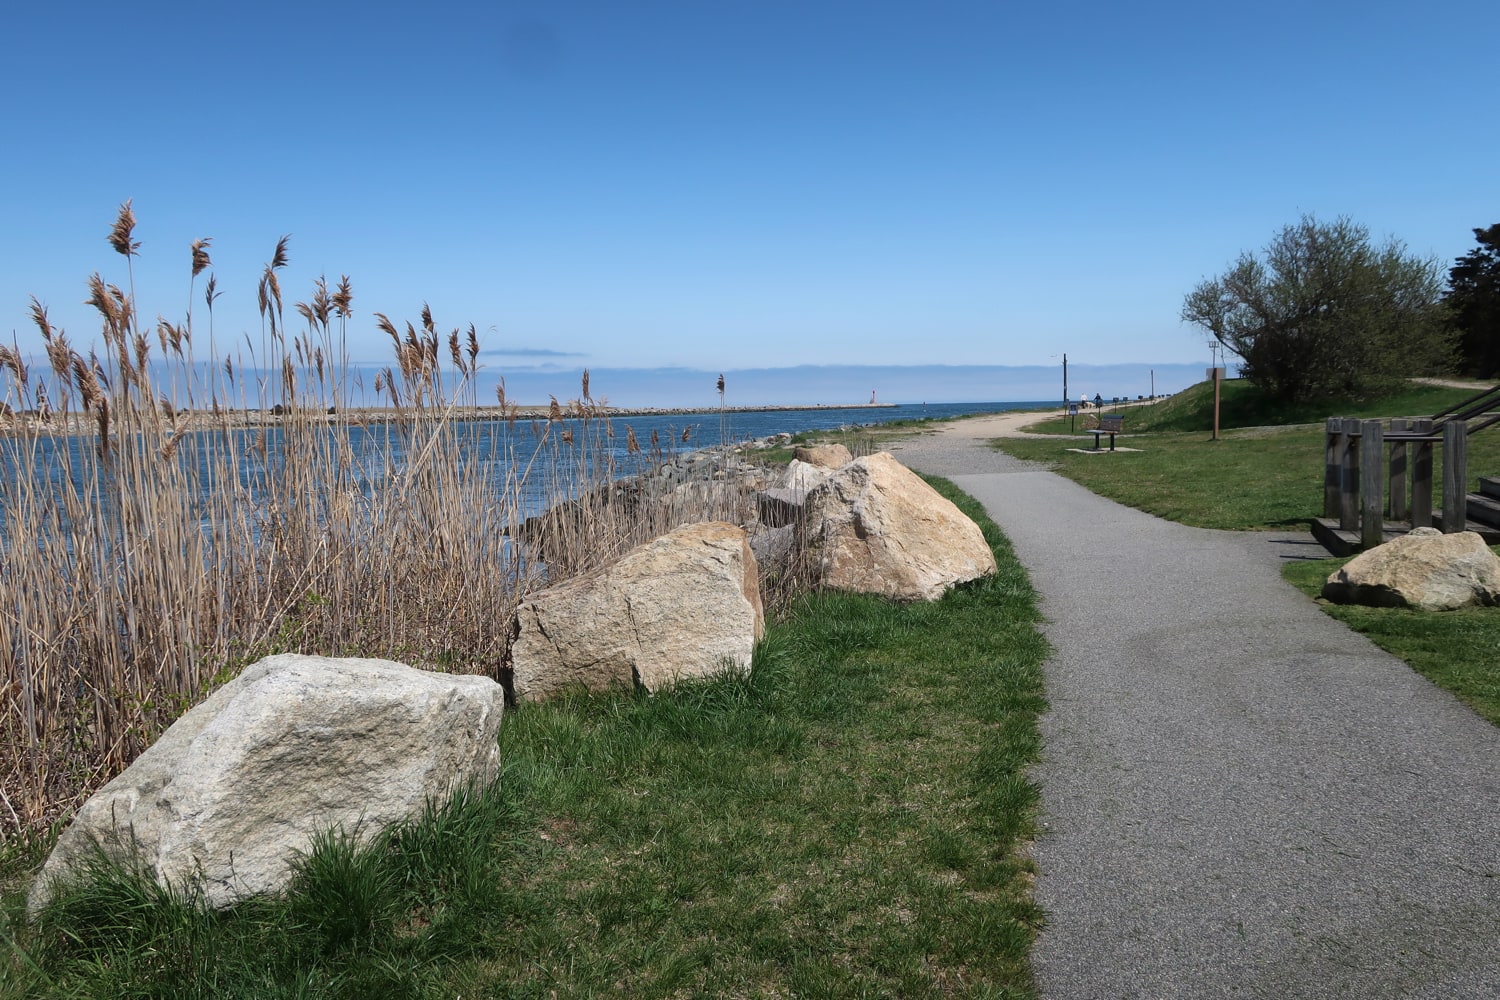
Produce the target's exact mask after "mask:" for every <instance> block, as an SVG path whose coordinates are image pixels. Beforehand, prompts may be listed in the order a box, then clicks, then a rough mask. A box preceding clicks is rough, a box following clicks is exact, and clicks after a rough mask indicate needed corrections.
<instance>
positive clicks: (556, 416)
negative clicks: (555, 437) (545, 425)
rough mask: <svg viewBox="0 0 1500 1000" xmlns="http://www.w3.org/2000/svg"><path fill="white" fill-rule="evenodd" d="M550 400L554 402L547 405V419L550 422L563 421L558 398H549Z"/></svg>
mask: <svg viewBox="0 0 1500 1000" xmlns="http://www.w3.org/2000/svg"><path fill="white" fill-rule="evenodd" d="M548 398H550V399H551V400H552V402H550V403H548V404H547V419H548V420H561V419H562V406H561V405H559V404H558V402H557V397H556V396H549V397H548Z"/></svg>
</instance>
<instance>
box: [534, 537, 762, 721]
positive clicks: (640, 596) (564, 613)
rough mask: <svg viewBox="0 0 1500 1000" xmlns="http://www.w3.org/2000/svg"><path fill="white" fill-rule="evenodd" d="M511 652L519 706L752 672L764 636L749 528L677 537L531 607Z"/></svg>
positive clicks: (537, 598)
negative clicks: (583, 692) (578, 691)
mask: <svg viewBox="0 0 1500 1000" xmlns="http://www.w3.org/2000/svg"><path fill="white" fill-rule="evenodd" d="M517 621H518V626H519V632H518V634H517V637H516V641H515V643H514V644H513V645H512V647H511V665H512V667H513V678H514V684H515V695H516V700H517V701H541V700H544V699H547V698H550V697H554V696H556V695H558V694H561V693H562V692H564V691H566V690H568V689H569V688H584V689H587V690H590V691H600V690H605V689H607V688H611V687H626V688H628V687H631V686H633V685H634V684H637V683H639V684H640V685H642V686H643V687H644V688H646V690H648V691H651V692H655V691H657V690H660V689H661V688H663V687H665V686H668V685H670V684H673V683H675V682H676V681H679V680H682V679H686V678H691V677H707V676H711V675H714V674H717V673H722V672H724V671H726V670H748V669H749V667H750V656H751V653H752V651H753V650H754V647H755V643H756V642H757V641H758V640H759V639H760V638H761V637H762V636H763V635H764V634H765V612H764V611H763V610H762V605H761V599H760V576H759V571H758V568H757V566H756V561H755V555H754V554H753V553H752V552H751V550H750V544H749V541H748V539H747V537H746V534H745V530H744V529H743V528H739V527H736V526H735V525H732V524H727V523H724V522H722V521H707V522H703V523H700V524H690V525H686V526H684V527H681V528H678V529H676V530H675V531H672V532H670V533H668V534H666V535H663V536H662V537H660V538H657V539H655V540H654V541H651V542H648V543H646V544H645V545H642V546H639V547H637V548H635V549H632V550H631V551H629V552H627V553H626V554H625V555H624V556H623V557H621V558H620V560H619V561H618V562H616V563H614V564H613V565H611V566H607V567H605V568H603V569H602V570H599V571H597V572H595V573H591V574H588V575H586V576H583V577H579V578H577V579H574V580H569V581H567V582H566V583H563V584H560V585H558V586H556V587H551V588H549V589H547V590H544V591H541V592H540V593H537V594H535V595H533V596H532V597H530V598H528V599H527V600H526V601H525V602H524V603H523V604H522V605H521V606H520V608H518V609H517Z"/></svg>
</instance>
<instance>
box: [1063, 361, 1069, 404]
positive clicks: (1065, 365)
mask: <svg viewBox="0 0 1500 1000" xmlns="http://www.w3.org/2000/svg"><path fill="white" fill-rule="evenodd" d="M1067 405H1068V355H1067V353H1066V352H1065V353H1064V354H1063V407H1064V408H1066V407H1067Z"/></svg>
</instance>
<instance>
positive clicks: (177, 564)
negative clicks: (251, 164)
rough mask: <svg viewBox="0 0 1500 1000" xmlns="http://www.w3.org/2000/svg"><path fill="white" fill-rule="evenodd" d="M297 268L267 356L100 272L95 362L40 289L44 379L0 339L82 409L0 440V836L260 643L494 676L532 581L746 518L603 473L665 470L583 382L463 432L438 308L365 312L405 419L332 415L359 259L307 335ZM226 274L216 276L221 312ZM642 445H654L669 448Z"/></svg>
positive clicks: (256, 653) (138, 746)
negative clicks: (540, 521) (529, 428)
mask: <svg viewBox="0 0 1500 1000" xmlns="http://www.w3.org/2000/svg"><path fill="white" fill-rule="evenodd" d="M125 207H126V208H128V203H127V205H126V206H125ZM133 228H134V218H133V214H129V215H128V216H127V213H126V212H124V211H122V213H121V219H120V220H117V230H118V235H119V238H120V239H121V240H122V241H123V243H122V245H124V246H126V247H127V248H128V249H129V250H130V254H128V255H127V256H133V255H134V253H135V251H136V250H137V249H138V247H139V244H138V243H136V242H134V240H133V238H132V234H133ZM114 235H115V234H114V233H113V232H112V236H114ZM112 242H113V240H112ZM206 246H207V242H206V241H203V243H202V245H201V246H195V248H194V255H193V267H194V268H195V269H196V270H201V268H200V267H199V265H200V263H201V264H202V265H203V266H204V267H206V266H208V265H207V261H206ZM199 250H203V251H205V252H204V254H203V256H201V257H200V256H199V253H198V251H199ZM286 263H287V245H286V239H285V238H283V239H282V240H281V241H280V242H279V243H278V244H277V248H276V252H275V253H274V254H273V257H272V260H271V262H270V263H269V264H268V265H267V267H266V270H265V272H264V274H263V276H262V280H261V283H260V286H259V288H258V289H257V296H258V300H259V304H260V306H261V311H262V317H263V321H264V324H265V325H264V327H263V337H262V350H261V352H260V353H259V354H256V353H255V352H254V351H253V350H252V349H251V347H250V345H249V343H248V340H247V342H246V344H245V346H244V348H242V350H241V351H240V352H236V353H232V354H229V355H226V356H222V357H221V356H220V355H219V354H218V353H217V349H216V348H215V347H213V342H212V338H211V337H210V338H209V340H208V344H209V346H210V350H211V351H212V352H213V353H212V357H211V359H210V361H209V362H208V363H206V364H199V363H198V362H197V361H195V356H194V342H193V338H192V337H191V333H190V324H189V325H188V326H185V327H182V328H178V327H175V326H173V325H171V324H166V323H163V324H162V325H160V326H159V327H158V335H159V338H160V341H159V343H160V345H161V350H162V357H161V358H160V359H159V360H158V359H153V358H151V356H150V350H149V344H147V342H146V339H145V338H144V337H142V336H139V335H138V333H137V331H136V327H135V321H134V318H133V315H134V313H133V304H132V300H133V296H127V295H125V293H123V292H122V291H121V290H119V289H118V288H116V287H115V286H113V285H110V284H108V283H107V282H105V281H104V279H103V278H102V277H100V276H99V275H97V274H96V275H94V276H93V277H92V278H91V279H90V282H89V287H90V291H91V299H90V301H91V302H93V303H94V305H95V306H96V309H97V310H98V312H99V314H100V317H101V332H102V335H103V339H104V341H105V344H106V348H107V349H106V351H105V352H104V357H105V358H106V359H107V365H106V364H101V362H100V361H99V359H98V358H97V357H95V356H94V355H93V354H92V352H90V353H89V354H88V355H85V354H83V353H80V352H79V351H77V350H75V349H73V348H72V347H71V346H70V345H69V342H68V340H67V339H66V337H65V336H64V335H63V334H62V333H61V331H56V330H53V329H52V328H51V326H50V324H49V323H48V322H47V320H46V313H45V309H43V308H41V306H40V305H39V304H37V303H36V302H35V300H33V318H34V320H35V321H36V322H37V325H38V328H39V329H41V330H42V331H43V336H44V340H45V342H46V345H47V360H48V362H49V365H50V369H51V372H50V375H47V376H46V377H45V378H44V377H43V376H42V375H41V374H38V373H36V372H34V371H31V370H30V369H29V368H28V366H27V365H26V363H25V361H24V359H22V358H21V357H20V356H19V352H17V351H15V350H14V349H9V348H7V349H5V352H4V353H3V354H0V379H3V380H4V382H5V383H6V388H5V391H4V393H3V395H0V399H4V400H7V401H9V402H10V403H11V404H12V405H13V406H14V408H16V409H20V410H23V411H24V410H27V409H40V406H39V403H41V402H43V401H47V400H49V399H50V401H51V402H50V404H49V405H50V406H51V407H52V408H54V409H55V411H56V417H57V424H56V426H62V427H72V428H75V429H76V433H75V436H66V435H58V434H55V433H53V432H52V431H51V430H49V429H48V427H47V426H46V425H44V424H43V423H41V421H40V420H30V421H27V422H25V423H23V424H20V426H19V430H18V431H17V432H16V433H12V434H9V435H6V436H4V437H0V469H3V470H5V471H6V472H7V473H8V474H6V475H3V476H0V555H3V558H0V660H3V659H4V658H5V657H6V656H7V655H8V657H9V660H10V663H11V664H12V666H11V667H10V668H9V672H8V673H5V674H0V839H3V838H8V837H11V836H14V835H16V834H18V833H20V834H25V835H31V834H34V833H36V832H37V831H40V830H42V829H44V828H45V827H46V826H47V825H48V824H50V823H52V822H54V821H55V820H56V819H57V818H58V817H60V816H62V815H65V814H66V813H67V812H68V811H70V810H71V809H72V808H74V807H75V806H76V805H77V804H78V803H79V802H80V801H81V800H82V798H83V797H84V796H86V795H88V794H90V793H91V792H92V791H93V790H94V789H96V788H97V787H98V786H99V785H100V784H102V783H103V782H104V781H107V780H108V779H109V778H111V777H113V776H114V775H115V774H117V773H118V772H119V771H120V770H121V769H122V768H123V767H125V766H126V765H127V764H128V763H129V762H130V761H131V760H133V759H134V757H135V756H136V755H138V754H139V753H140V751H141V750H142V749H144V748H145V747H146V746H147V745H149V743H150V742H151V741H152V740H153V739H154V738H155V737H156V736H157V735H158V734H159V733H160V732H161V731H162V729H163V728H164V727H165V726H167V725H168V724H170V723H171V722H172V721H173V720H174V719H175V718H176V717H177V716H178V715H180V714H181V713H182V712H183V711H184V710H186V709H187V708H188V707H190V706H191V705H192V704H194V703H196V702H197V701H198V700H200V699H201V698H202V697H204V696H205V695H206V694H207V693H208V692H209V691H210V690H211V689H212V688H213V687H214V686H216V685H217V684H218V683H221V682H222V681H223V680H225V679H227V678H228V677H230V676H233V674H234V673H236V672H237V671H238V670H239V669H240V668H241V667H243V666H244V665H245V664H247V663H248V662H251V661H253V660H254V659H257V658H259V657H260V656H262V655H264V654H266V653H270V652H276V651H302V652H317V653H324V654H335V655H339V654H358V655H366V656H387V657H391V658H394V659H398V660H403V661H405V662H408V663H412V664H414V665H417V666H423V667H427V668H432V669H444V670H454V671H470V672H482V673H490V674H498V673H499V671H500V670H501V669H503V666H504V664H505V663H506V662H507V657H508V643H509V624H510V621H511V619H512V617H513V612H514V608H515V605H516V603H517V602H518V601H519V600H521V599H522V598H523V597H524V596H525V595H526V594H527V593H528V592H529V591H531V590H533V589H535V588H536V587H539V586H543V585H545V584H547V583H549V582H557V581H558V580H560V579H563V578H565V577H566V576H568V575H571V574H573V573H576V572H585V571H587V570H588V569H591V568H593V567H595V566H597V565H599V564H600V563H601V562H603V561H605V560H607V559H610V558H613V557H614V556H616V555H618V554H619V553H621V552H623V551H625V550H626V549H628V548H629V547H631V546H633V545H635V544H639V543H640V542H642V541H645V540H647V539H649V538H651V537H654V536H655V535H657V534H661V533H663V532H664V531H667V530H670V529H671V528H672V527H675V526H676V525H677V524H678V523H682V522H683V521H684V520H689V519H693V520H702V519H704V518H705V517H725V518H728V519H734V517H735V512H734V510H733V508H735V507H736V505H742V504H743V501H744V498H743V496H740V497H738V498H735V497H732V496H730V495H728V494H727V493H725V492H724V491H722V490H721V491H719V492H717V493H714V492H712V491H707V490H705V491H703V492H701V494H694V493H692V492H691V491H688V492H684V493H679V494H677V495H668V494H667V493H666V492H665V488H664V487H662V486H661V485H660V484H661V482H662V480H661V477H659V476H655V475H652V474H647V475H642V476H640V477H639V478H638V479H637V480H635V481H634V484H633V485H621V484H616V485H612V484H613V483H614V480H616V479H617V478H618V477H619V476H620V475H621V474H622V473H623V472H643V471H645V472H648V473H649V472H651V471H653V470H651V469H650V468H649V465H650V461H649V460H647V459H646V458H645V457H644V456H642V455H641V449H640V445H639V442H637V441H636V440H635V435H634V432H633V431H631V430H629V429H628V428H627V441H628V444H629V447H628V449H627V454H626V455H625V456H623V459H624V460H628V462H627V465H628V467H627V468H621V467H620V462H619V460H617V458H616V454H615V451H614V445H613V428H612V427H611V426H610V424H609V421H608V419H607V417H606V415H605V411H604V409H603V405H602V402H595V401H593V400H591V398H590V390H591V387H590V386H589V385H588V384H587V381H585V384H584V385H583V398H582V400H580V401H577V402H576V405H572V404H570V407H569V409H570V411H571V413H572V416H571V417H570V418H569V420H570V423H569V425H568V426H566V427H564V425H563V422H562V421H563V418H564V414H563V412H562V408H561V405H560V404H555V400H554V404H555V410H556V412H555V414H550V415H551V416H553V417H554V421H549V423H548V424H547V425H545V426H544V425H537V426H536V434H537V440H536V442H535V444H534V445H532V444H530V443H528V442H526V441H524V439H523V436H522V432H521V427H522V425H520V424H519V423H517V416H518V407H517V406H516V404H515V403H514V402H513V401H509V400H507V399H506V398H505V393H504V388H503V383H502V386H501V387H500V389H499V391H498V393H497V395H498V397H499V400H500V402H501V404H502V412H503V414H504V417H505V420H504V421H503V422H496V423H494V424H493V425H491V426H489V427H488V428H487V429H486V430H485V433H484V434H483V435H482V436H476V433H477V432H476V431H474V430H473V427H472V425H462V424H459V423H458V422H456V421H455V420H454V419H453V415H454V413H455V412H456V410H457V408H459V407H460V406H461V405H464V406H469V407H477V405H478V401H477V399H476V398H475V392H474V380H473V376H474V374H475V372H476V371H477V357H478V354H479V349H478V342H477V336H476V334H475V332H474V329H473V327H470V329H469V332H468V337H467V342H466V343H464V342H463V341H462V340H460V338H459V337H458V332H457V331H454V333H453V335H451V336H449V338H448V347H449V351H448V352H447V356H448V363H449V364H450V365H451V377H450V375H449V373H447V372H445V371H444V370H443V369H442V368H440V362H441V361H442V357H441V354H440V351H439V344H440V338H439V336H438V334H437V333H436V327H435V324H434V322H433V320H432V315H431V311H430V309H427V308H426V307H425V306H424V308H423V314H422V327H423V329H422V332H420V333H419V332H417V331H416V330H415V329H414V328H413V327H412V326H411V325H410V324H407V326H406V330H407V336H405V337H402V336H399V335H398V334H397V330H396V326H395V324H394V323H392V322H391V321H390V320H389V319H387V318H386V317H385V316H384V315H381V314H376V325H377V328H378V329H381V330H384V331H385V332H386V333H387V335H388V336H390V337H391V339H392V343H393V347H394V349H395V353H396V359H397V364H396V366H395V367H388V368H386V369H384V370H383V371H382V372H381V373H380V374H379V375H377V376H376V379H375V389H376V394H377V396H380V395H381V394H382V393H384V394H385V395H384V398H385V400H386V402H387V403H388V405H389V408H390V417H391V419H390V420H389V421H387V422H384V423H380V424H376V425H371V426H362V425H359V424H356V423H353V422H351V421H350V419H349V417H348V416H347V415H346V412H345V408H344V407H343V406H340V405H336V406H335V407H334V408H333V409H334V412H333V413H332V414H330V413H328V412H327V411H328V407H327V406H326V405H325V404H326V403H327V401H328V400H329V399H330V398H332V399H333V400H334V401H335V402H336V403H338V402H341V401H342V400H343V399H344V398H345V397H344V396H343V389H342V388H341V387H342V386H343V385H344V380H345V378H346V375H345V373H344V370H343V369H344V357H345V355H344V351H343V335H344V333H343V321H344V320H345V319H347V318H349V315H350V303H351V300H352V291H351V290H350V286H349V282H348V278H347V277H345V278H344V279H343V280H342V281H341V282H340V284H339V286H338V288H337V290H336V291H333V292H329V290H328V288H327V285H326V283H325V282H323V280H322V279H318V281H317V282H316V284H315V285H314V292H313V296H312V300H311V301H310V302H309V303H307V308H306V310H305V311H304V310H303V309H300V308H299V309H298V310H297V313H298V314H299V315H300V316H301V318H302V320H303V321H304V323H305V329H303V330H302V331H298V332H293V331H289V330H288V329H287V328H286V327H285V325H284V320H283V318H282V316H281V312H280V294H281V290H280V282H279V279H278V277H277V272H278V271H279V270H280V269H282V268H284V267H285V266H286ZM196 270H195V274H196ZM217 294H218V293H217V289H216V285H215V282H214V280H213V277H212V276H210V279H209V282H208V290H207V295H206V299H207V302H208V305H209V308H210V311H211V310H212V307H213V301H214V299H215V298H216V297H217ZM211 314H212V313H211V312H210V315H211ZM335 316H337V318H338V319H339V320H340V323H339V324H338V326H339V330H338V333H337V338H338V340H337V342H335V340H334V337H335V334H334V332H333V329H332V328H333V324H332V322H331V320H332V318H333V317H335ZM455 345H457V347H458V349H457V350H455ZM298 359H300V361H299V360H298ZM163 372H165V373H167V374H166V375H165V376H163V374H162V373H163ZM263 373H272V374H274V376H275V381H274V382H268V381H267V380H266V379H265V377H264V374H263ZM158 380H159V384H158ZM49 385H50V389H49ZM273 393H274V394H275V396H276V397H277V398H275V399H274V400H273V399H271V398H270V396H271V395H272V394H273ZM273 402H274V403H275V404H277V405H280V406H282V407H283V410H282V413H283V415H282V416H281V417H279V418H276V426H275V427H274V428H272V429H269V430H267V429H264V428H262V429H255V428H253V427H250V426H247V424H248V419H247V418H248V417H249V415H250V414H251V413H252V411H262V412H266V411H269V410H270V409H271V406H272V404H273ZM564 431H566V434H565V433H564ZM570 438H571V440H569V439H570ZM652 458H653V459H654V460H655V461H657V462H661V461H665V460H667V458H668V456H666V455H665V454H664V453H663V449H662V448H661V446H660V442H656V444H655V447H654V448H653V456H652ZM704 464H705V465H706V464H707V463H704ZM565 500H567V501H570V503H569V504H568V506H567V508H566V510H567V511H570V512H575V513H576V514H577V516H567V517H564V516H556V517H553V518H552V521H551V522H549V523H553V524H554V525H555V532H554V537H552V538H550V539H549V540H548V545H547V547H546V551H545V556H544V557H543V558H541V559H539V558H538V553H536V552H523V551H522V548H521V545H520V543H519V541H517V540H516V539H518V537H519V536H520V535H521V534H522V532H521V525H522V522H523V520H524V519H525V518H526V516H527V515H528V514H531V513H534V512H535V510H536V508H537V507H538V506H544V507H547V508H548V509H550V510H552V511H563V510H564V508H563V507H561V506H559V504H560V503H561V502H562V501H565Z"/></svg>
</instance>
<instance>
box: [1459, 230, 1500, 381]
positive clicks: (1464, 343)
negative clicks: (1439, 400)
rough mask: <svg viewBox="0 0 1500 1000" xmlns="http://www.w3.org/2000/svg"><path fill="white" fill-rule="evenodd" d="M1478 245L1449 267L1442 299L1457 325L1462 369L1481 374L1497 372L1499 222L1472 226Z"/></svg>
mask: <svg viewBox="0 0 1500 1000" xmlns="http://www.w3.org/2000/svg"><path fill="white" fill-rule="evenodd" d="M1474 238H1475V239H1476V240H1478V241H1479V246H1478V247H1476V248H1474V249H1473V250H1470V251H1469V252H1468V253H1466V254H1464V255H1463V256H1462V257H1460V258H1458V260H1457V261H1456V262H1454V265H1453V267H1452V268H1450V269H1449V271H1448V294H1447V296H1446V297H1445V301H1446V302H1447V303H1448V306H1449V308H1450V309H1451V310H1452V311H1453V325H1454V326H1456V327H1457V328H1458V353H1459V357H1460V359H1461V360H1460V365H1461V367H1462V368H1463V370H1464V372H1466V373H1467V374H1470V375H1476V376H1478V377H1480V378H1491V377H1493V376H1495V375H1500V222H1497V223H1496V224H1495V225H1493V226H1491V227H1489V228H1488V229H1476V230H1474Z"/></svg>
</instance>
